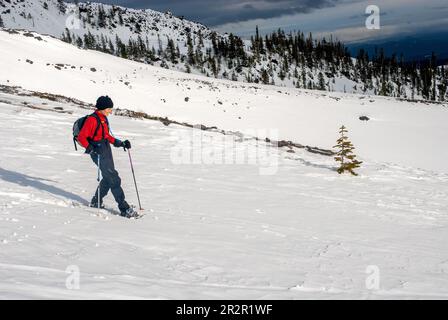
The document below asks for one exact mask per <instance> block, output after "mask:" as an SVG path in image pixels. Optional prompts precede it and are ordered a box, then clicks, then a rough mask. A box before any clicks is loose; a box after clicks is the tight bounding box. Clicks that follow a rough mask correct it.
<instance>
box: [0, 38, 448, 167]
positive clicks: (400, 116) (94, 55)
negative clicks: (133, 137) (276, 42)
mask: <svg viewBox="0 0 448 320" xmlns="http://www.w3.org/2000/svg"><path fill="white" fill-rule="evenodd" d="M0 55H1V56H2V59H1V60H0V68H1V70H2V73H0V84H4V85H17V86H22V87H23V88H25V89H30V90H35V91H40V92H50V93H55V94H62V95H65V96H68V97H73V98H77V99H79V100H82V101H85V102H90V103H93V102H94V101H95V100H96V98H97V97H98V96H99V95H102V94H109V95H111V97H112V98H113V100H114V101H115V103H116V106H117V107H120V108H127V109H130V110H135V111H143V112H146V113H148V114H150V115H153V116H160V117H168V118H170V119H174V120H177V121H179V122H188V123H191V124H203V125H206V126H209V127H211V126H217V127H218V128H220V129H225V130H233V131H247V130H252V132H250V134H252V135H256V136H259V137H260V138H262V139H264V138H266V137H268V138H270V139H274V140H292V141H293V142H296V143H300V144H303V145H309V146H317V147H321V148H324V149H331V147H332V146H333V145H334V144H335V142H336V139H337V132H338V128H339V127H340V126H341V125H342V124H344V125H345V126H346V127H347V128H348V130H349V137H350V138H351V139H352V141H353V143H354V145H355V147H356V148H357V153H359V155H360V156H361V157H362V158H364V159H370V160H375V161H381V162H392V163H398V164H401V165H407V166H413V167H421V168H424V169H431V170H437V171H442V172H447V171H448V167H447V162H446V161H445V159H446V158H447V157H448V148H446V141H447V131H446V122H447V117H448V113H447V112H448V109H447V105H446V104H428V103H416V102H407V101H400V100H397V99H393V98H384V97H373V96H360V95H351V94H343V93H323V92H316V91H309V90H298V89H287V88H281V89H280V88H277V87H273V86H263V85H256V84H242V83H235V82H232V81H225V80H216V79H210V78H206V77H203V76H199V75H192V74H185V73H180V72H175V71H171V70H165V69H161V68H156V67H153V66H149V65H146V64H142V63H138V62H134V61H130V60H126V59H121V58H117V57H114V56H112V55H108V54H104V53H101V52H96V51H91V50H82V49H78V48H76V47H74V46H71V45H69V44H67V43H64V42H62V41H60V40H56V39H54V38H51V37H46V36H39V35H37V34H34V35H33V34H29V33H25V32H19V33H14V32H6V31H0ZM42 79H45V81H42ZM361 116H367V117H368V118H369V119H370V120H369V121H361V120H360V119H359V117H361ZM254 130H255V131H254ZM257 130H259V131H257Z"/></svg>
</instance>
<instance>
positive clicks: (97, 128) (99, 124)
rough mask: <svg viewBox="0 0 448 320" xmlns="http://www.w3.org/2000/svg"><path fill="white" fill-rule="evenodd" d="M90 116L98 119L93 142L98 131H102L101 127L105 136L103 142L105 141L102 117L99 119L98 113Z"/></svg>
mask: <svg viewBox="0 0 448 320" xmlns="http://www.w3.org/2000/svg"><path fill="white" fill-rule="evenodd" d="M90 116H91V117H94V118H95V119H96V121H97V125H96V129H95V132H94V133H93V136H92V140H93V138H94V137H95V136H96V134H97V133H98V130H99V129H100V126H101V127H102V129H103V134H102V136H103V140H104V127H103V126H102V125H101V119H100V117H98V115H97V114H96V113H92V114H91V115H90Z"/></svg>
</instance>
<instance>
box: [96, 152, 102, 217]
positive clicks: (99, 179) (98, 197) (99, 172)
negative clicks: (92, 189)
mask: <svg viewBox="0 0 448 320" xmlns="http://www.w3.org/2000/svg"><path fill="white" fill-rule="evenodd" d="M100 183H101V170H100V155H99V154H98V195H97V199H98V214H100V202H101V200H100Z"/></svg>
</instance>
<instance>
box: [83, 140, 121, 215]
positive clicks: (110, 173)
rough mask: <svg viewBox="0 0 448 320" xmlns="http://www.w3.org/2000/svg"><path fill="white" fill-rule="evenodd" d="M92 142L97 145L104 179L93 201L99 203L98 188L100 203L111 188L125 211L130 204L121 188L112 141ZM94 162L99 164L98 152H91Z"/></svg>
mask: <svg viewBox="0 0 448 320" xmlns="http://www.w3.org/2000/svg"><path fill="white" fill-rule="evenodd" d="M91 144H93V145H95V146H97V148H98V152H99V158H100V170H101V176H102V179H101V181H100V184H99V186H98V188H97V190H96V192H95V195H94V196H93V199H92V203H94V204H98V189H99V194H100V203H102V202H103V198H104V197H105V196H106V195H107V193H108V192H109V190H110V191H111V192H112V194H113V196H114V198H115V201H116V202H117V204H118V209H120V212H124V211H126V210H127V209H128V208H129V204H128V203H127V202H126V200H125V196H124V191H123V189H122V188H121V179H120V176H119V175H118V172H117V170H115V165H114V159H113V157H112V150H111V148H110V143H109V141H107V140H102V141H96V142H91ZM90 157H91V158H92V160H93V162H95V164H96V165H97V166H98V154H91V155H90Z"/></svg>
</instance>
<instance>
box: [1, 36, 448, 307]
mask: <svg viewBox="0 0 448 320" xmlns="http://www.w3.org/2000/svg"><path fill="white" fill-rule="evenodd" d="M29 40H30V41H36V40H33V39H29ZM3 41H4V39H3ZM2 45H3V43H2ZM2 48H3V46H2ZM36 64H37V65H39V63H38V62H36ZM2 68H3V65H2ZM57 72H60V73H61V74H63V73H68V72H67V71H57ZM79 73H80V74H82V73H81V72H79ZM55 74H57V73H55ZM74 85H76V83H75V84H74ZM82 88H83V89H84V87H82ZM78 91H79V92H81V91H82V90H78ZM117 93H118V92H117ZM50 98H51V97H50ZM313 99H315V98H314V97H313ZM320 101H325V100H324V98H323V97H322V98H320ZM36 108H37V109H36ZM40 108H42V109H46V110H48V111H45V110H39V109H40ZM184 108H187V107H186V106H184ZM415 108H417V107H415ZM426 108H427V109H429V107H426ZM51 111H52V112H51ZM85 113H86V110H84V109H80V108H78V107H77V106H76V105H74V104H72V103H69V102H66V101H64V100H60V99H56V100H55V99H53V98H51V99H46V98H45V97H43V98H38V97H29V96H18V95H12V94H5V93H0V136H1V137H2V143H1V144H0V154H1V157H0V298H2V299H6V298H8V299H9V298H58V299H60V298H87V299H92V298H114V299H116V298H151V299H160V298H162V299H198V298H202V299H280V298H282V299H292V298H293V299H298V298H317V299H341V298H343V299H346V298H354V299H365V298H371V299H391V298H406V299H408V298H436V299H446V298H447V297H448V278H447V276H446V275H447V273H448V263H447V261H448V253H447V250H446V243H447V241H448V238H447V235H448V232H447V231H448V229H447V228H448V215H447V211H446V208H447V207H448V175H446V174H436V173H433V172H430V171H425V170H419V169H413V168H406V167H402V166H398V165H391V164H380V163H372V162H370V161H366V162H365V163H364V165H363V170H362V171H361V172H362V175H361V176H360V177H357V178H352V177H350V176H347V175H345V176H339V175H338V174H337V173H336V172H335V171H334V162H333V160H332V159H331V158H329V157H324V156H320V155H315V154H311V153H309V152H305V151H304V150H298V151H297V153H295V154H290V153H287V152H283V151H282V152H279V153H277V150H276V149H273V148H272V147H269V146H268V145H264V144H263V143H258V144H254V141H242V142H241V141H240V142H238V141H237V140H238V139H235V145H236V149H238V150H240V149H241V150H246V151H247V152H248V154H251V153H255V152H257V151H258V152H266V153H267V154H269V155H270V157H272V158H273V159H276V160H277V161H276V162H277V163H278V170H277V171H276V174H274V175H260V174H259V167H258V166H254V165H250V164H241V165H235V164H233V165H224V164H222V165H206V164H196V165H194V164H182V165H178V164H175V163H173V161H172V151H173V149H175V148H177V147H178V144H179V141H181V140H182V139H184V138H185V137H188V136H191V135H192V134H194V133H193V132H194V131H191V129H188V128H185V127H181V126H176V125H170V126H164V125H163V124H161V123H159V122H154V121H148V120H136V119H131V118H127V117H118V116H112V117H111V119H110V122H111V125H112V127H113V129H114V133H115V135H116V136H119V137H122V138H128V139H130V140H131V141H132V143H133V149H132V157H133V161H134V167H135V171H136V175H137V182H138V186H139V191H140V197H141V200H142V205H143V207H144V208H145V209H146V211H145V212H146V216H144V217H143V218H142V219H140V220H126V219H123V218H120V217H117V216H114V215H113V214H108V213H105V212H102V213H101V214H100V215H97V211H96V210H94V209H90V208H86V207H84V206H83V204H85V203H87V202H88V201H89V200H90V197H91V196H92V193H93V192H94V190H95V187H96V183H97V182H96V170H95V167H94V165H93V164H92V163H91V160H90V158H89V157H88V156H86V155H84V154H83V153H82V152H81V151H78V152H75V151H74V149H73V144H72V143H71V139H70V138H71V137H70V134H69V131H70V127H71V124H72V123H73V121H74V120H75V119H77V118H78V117H80V116H81V115H83V114H85ZM395 124H396V125H399V124H397V123H395ZM204 135H205V136H206V137H207V138H217V137H218V136H219V137H220V134H219V133H213V132H204ZM219 137H218V138H219ZM207 141H209V140H207ZM210 141H213V140H210ZM215 141H216V140H215ZM190 147H192V148H193V149H192V150H191V151H192V152H199V153H201V152H204V149H198V148H200V146H199V145H196V146H195V145H190ZM223 147H224V146H223V145H222V144H220V143H216V142H215V143H211V144H208V145H206V146H205V150H206V151H208V152H210V151H212V152H222V151H223ZM114 156H115V163H116V167H117V169H118V170H119V172H120V175H121V178H122V182H123V187H124V189H125V192H126V194H127V199H128V201H130V202H131V203H134V204H136V203H137V199H136V196H135V192H134V184H133V180H132V174H131V170H130V166H129V162H128V157H127V155H126V153H124V152H123V151H122V150H117V149H115V150H114ZM106 205H107V206H108V207H111V208H113V207H114V203H113V200H112V197H111V196H110V195H109V196H108V197H106ZM78 271H79V273H77V272H78ZM77 275H79V278H78V277H77ZM76 279H79V282H77V280H76ZM77 284H79V289H76V288H77ZM66 285H68V286H66ZM71 289H72V290H71Z"/></svg>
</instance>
